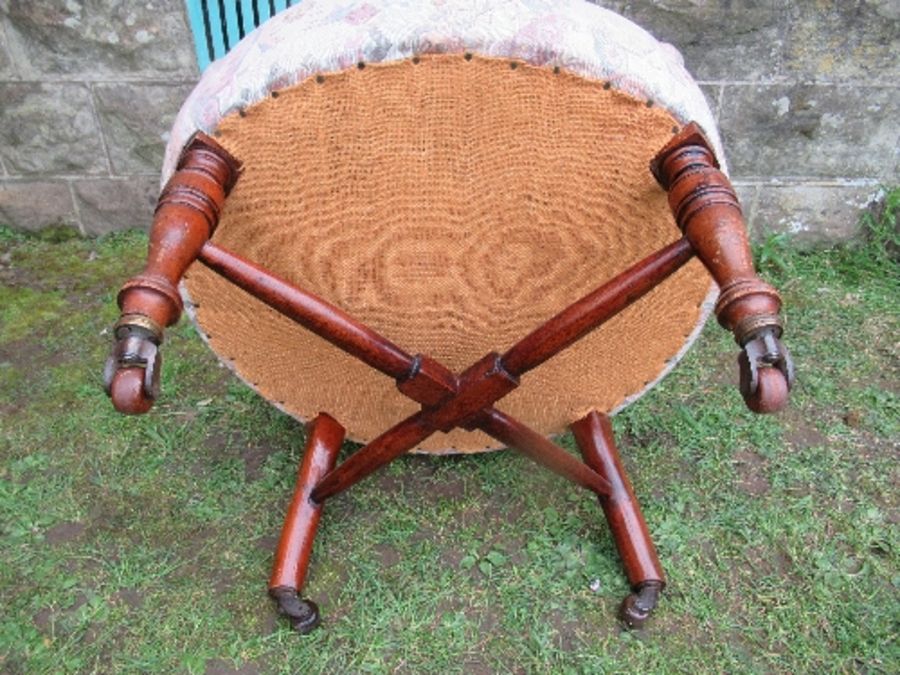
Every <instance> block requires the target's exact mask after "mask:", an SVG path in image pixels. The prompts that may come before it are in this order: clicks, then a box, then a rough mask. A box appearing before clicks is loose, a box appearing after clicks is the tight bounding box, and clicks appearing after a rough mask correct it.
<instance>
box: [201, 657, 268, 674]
mask: <svg viewBox="0 0 900 675" xmlns="http://www.w3.org/2000/svg"><path fill="white" fill-rule="evenodd" d="M204 672H205V673H206V675H259V674H260V673H261V672H262V670H260V667H259V666H258V665H257V664H256V663H254V662H252V661H248V662H247V663H244V664H242V665H240V666H235V665H234V664H233V663H232V662H231V661H227V660H226V659H210V660H209V661H207V662H206V668H205V670H204Z"/></svg>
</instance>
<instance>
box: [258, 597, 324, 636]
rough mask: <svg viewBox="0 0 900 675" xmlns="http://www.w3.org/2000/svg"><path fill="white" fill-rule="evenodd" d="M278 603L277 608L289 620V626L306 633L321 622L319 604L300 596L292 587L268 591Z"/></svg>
mask: <svg viewBox="0 0 900 675" xmlns="http://www.w3.org/2000/svg"><path fill="white" fill-rule="evenodd" d="M270 594H271V596H272V597H273V598H274V599H275V601H276V602H277V603H278V610H279V611H280V612H281V613H282V614H284V615H285V616H286V617H288V619H290V621H291V628H293V629H294V630H295V631H297V632H298V633H300V634H301V635H306V634H308V633H311V632H312V631H313V630H315V629H316V628H317V627H318V625H319V624H320V623H322V616H321V615H320V614H319V606H318V605H317V604H316V603H314V602H313V601H312V600H307V599H305V598H301V597H299V596H298V595H297V592H296V591H295V590H294V589H293V588H277V589H274V590H272V591H270Z"/></svg>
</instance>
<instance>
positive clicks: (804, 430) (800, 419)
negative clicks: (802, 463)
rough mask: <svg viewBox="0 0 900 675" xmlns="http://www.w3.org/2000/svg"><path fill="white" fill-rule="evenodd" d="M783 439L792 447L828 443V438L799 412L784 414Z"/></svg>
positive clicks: (815, 445)
mask: <svg viewBox="0 0 900 675" xmlns="http://www.w3.org/2000/svg"><path fill="white" fill-rule="evenodd" d="M785 417H786V419H785V432H786V433H785V440H786V441H787V442H788V444H789V445H790V446H791V447H794V448H812V447H818V446H824V445H827V444H828V438H827V437H826V436H825V434H823V433H822V432H821V431H819V430H818V429H816V427H815V426H814V425H813V424H812V422H810V421H809V420H808V419H806V418H805V417H804V416H803V415H802V414H800V413H799V412H795V413H794V414H791V415H789V416H788V415H785Z"/></svg>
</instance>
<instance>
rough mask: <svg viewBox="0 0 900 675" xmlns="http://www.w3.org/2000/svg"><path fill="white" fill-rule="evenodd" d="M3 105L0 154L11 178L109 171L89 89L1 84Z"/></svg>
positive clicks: (0, 121)
mask: <svg viewBox="0 0 900 675" xmlns="http://www.w3.org/2000/svg"><path fill="white" fill-rule="evenodd" d="M0 101H2V102H3V104H2V105H0V156H2V157H3V164H4V166H5V167H6V169H7V171H8V172H9V173H10V174H12V175H30V174H41V173H51V174H94V173H102V172H106V171H107V160H106V153H105V151H104V149H103V143H102V141H101V139H100V129H99V127H98V125H97V122H96V116H95V114H94V109H93V101H92V100H91V92H90V90H89V89H88V88H87V87H86V86H85V85H81V84H63V83H56V84H41V83H35V82H27V83H26V82H21V83H19V82H5V83H4V82H0Z"/></svg>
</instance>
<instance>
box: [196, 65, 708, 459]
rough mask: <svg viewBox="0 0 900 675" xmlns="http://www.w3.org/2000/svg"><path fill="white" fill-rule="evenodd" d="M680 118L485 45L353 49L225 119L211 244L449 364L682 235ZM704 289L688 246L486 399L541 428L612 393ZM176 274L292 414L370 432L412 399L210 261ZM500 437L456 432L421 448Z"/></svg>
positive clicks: (253, 377) (666, 350) (602, 402)
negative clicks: (639, 288) (671, 187)
mask: <svg viewBox="0 0 900 675" xmlns="http://www.w3.org/2000/svg"><path fill="white" fill-rule="evenodd" d="M679 128H680V124H679V122H678V121H677V120H676V119H675V118H674V117H673V116H672V115H671V114H670V113H669V112H668V111H667V110H665V109H663V108H661V107H659V106H657V105H654V102H652V101H647V100H639V99H636V98H634V97H632V96H630V95H628V94H625V93H623V92H621V91H617V90H616V89H615V88H613V87H609V86H608V85H606V84H605V83H604V82H599V81H594V80H590V79H587V78H585V77H582V76H579V75H575V74H572V73H568V72H565V71H560V69H558V68H556V69H554V68H551V67H537V66H532V65H528V64H525V63H522V62H517V61H510V60H503V59H495V58H486V57H482V56H479V55H477V54H476V55H471V54H447V55H423V56H421V57H416V58H415V59H407V60H403V61H396V62H391V63H382V64H364V67H362V68H359V67H356V68H352V69H348V70H345V71H341V72H337V73H329V74H325V75H324V76H318V77H310V78H309V79H307V80H305V81H303V82H300V83H298V84H296V85H293V86H290V87H287V88H284V89H280V90H277V91H276V92H273V95H272V96H271V97H269V98H267V99H264V100H262V101H260V102H258V103H256V104H254V105H252V106H250V107H248V108H247V109H245V110H242V111H240V112H236V113H234V114H232V115H230V116H227V117H225V118H224V119H222V120H221V122H220V123H219V125H218V127H217V129H215V135H216V137H217V140H218V141H219V142H220V143H221V144H222V145H223V146H224V147H225V148H226V149H228V150H229V152H231V153H232V154H234V155H235V156H236V157H238V158H239V159H240V160H241V161H242V162H243V165H244V171H243V174H242V176H241V178H240V180H239V181H238V183H237V186H236V187H235V189H234V191H233V192H232V194H231V196H230V197H229V199H228V201H227V202H226V206H225V210H224V213H223V215H222V219H221V222H220V225H219V228H218V230H217V231H216V233H215V236H214V239H213V240H214V241H215V242H216V243H218V244H220V245H222V246H223V247H225V248H228V249H230V250H233V251H235V252H238V253H239V254H240V255H242V256H244V257H246V258H249V259H251V260H253V261H254V262H256V263H258V264H260V265H262V266H263V267H265V268H267V269H268V270H270V271H271V272H273V273H275V274H277V275H279V276H281V277H283V278H285V279H287V280H288V281H290V282H291V283H294V284H296V285H297V286H299V287H301V288H303V289H305V290H308V291H311V292H313V293H315V294H317V295H319V296H321V297H323V298H324V299H326V300H328V301H329V302H332V303H333V304H336V305H338V306H339V307H341V308H342V309H344V310H346V311H347V312H349V313H350V314H352V315H353V316H354V317H356V318H358V319H359V320H361V321H363V322H365V323H366V324H368V325H369V326H371V327H372V328H373V329H375V330H376V331H378V332H380V333H382V334H383V335H385V336H386V337H388V338H389V339H391V340H393V341H394V342H395V343H397V344H398V345H400V346H401V347H402V348H404V349H405V350H406V351H408V352H409V353H412V354H415V353H422V354H427V355H429V356H431V357H433V358H435V359H437V360H438V361H440V362H441V363H442V364H444V365H445V366H447V367H448V368H450V369H452V370H454V371H455V372H460V371H462V370H464V369H465V368H467V367H468V366H469V365H471V364H472V363H473V362H475V361H477V360H478V359H479V358H481V357H483V356H484V355H485V354H486V353H488V352H491V351H497V352H501V353H502V352H503V351H504V350H505V349H507V348H508V347H510V346H511V345H512V344H514V343H515V342H516V341H517V340H519V339H520V338H522V337H524V336H525V335H526V334H527V333H528V332H530V331H531V330H533V329H534V328H536V327H537V326H539V325H540V324H541V323H543V322H544V321H546V320H547V319H549V318H550V317H552V316H553V315H554V314H556V313H557V312H558V311H560V310H561V309H563V308H564V307H565V306H566V305H568V304H570V303H572V302H574V301H576V300H578V299H579V298H580V297H582V296H583V295H585V294H586V293H588V292H590V291H591V290H593V289H594V288H596V287H597V286H599V285H600V284H602V283H603V282H605V281H606V280H608V279H609V278H611V277H612V276H614V275H615V274H617V273H619V272H621V271H623V270H624V269H625V268H626V267H628V266H629V265H630V264H633V263H634V262H637V261H638V260H640V259H641V258H643V257H645V256H647V255H649V254H651V253H653V252H654V251H656V250H658V249H660V248H662V247H663V246H664V245H666V244H668V243H670V242H672V241H674V240H675V239H677V238H678V237H679V236H680V233H679V232H678V229H677V227H676V226H675V224H674V221H673V219H672V216H671V213H670V211H669V207H668V204H667V201H666V195H665V193H664V192H663V191H662V190H661V189H660V188H659V187H658V186H657V185H656V184H655V182H654V180H653V177H652V176H651V174H650V171H649V170H648V168H647V167H648V163H649V161H650V159H651V158H652V157H653V156H654V154H655V153H656V152H657V151H658V150H659V149H660V148H661V147H662V146H663V145H665V143H666V142H667V141H668V140H669V139H670V138H671V137H672V134H673V133H674V132H677V131H678V130H679ZM710 289H711V281H710V278H709V276H708V274H707V273H706V271H705V270H704V269H703V267H702V265H701V264H700V263H699V262H697V261H692V262H691V263H689V264H688V265H686V266H685V267H684V268H683V269H682V270H680V271H679V272H678V273H676V274H675V275H674V276H673V277H672V278H671V279H669V280H668V281H667V282H665V283H664V284H662V285H660V286H659V287H657V288H656V289H654V290H653V291H651V292H650V293H649V294H648V295H647V296H646V297H645V298H643V299H642V300H640V301H639V302H637V303H636V304H635V305H633V306H632V307H630V308H629V309H627V310H625V311H624V312H622V313H621V314H620V315H618V316H616V317H615V318H614V319H612V320H611V321H610V322H608V323H607V324H606V325H604V326H602V327H601V328H599V329H598V330H596V331H595V332H593V333H592V334H590V335H589V336H588V337H586V338H584V339H583V340H582V341H580V342H579V343H577V344H576V345H574V346H573V347H571V348H569V349H568V350H566V351H565V352H563V353H561V354H559V355H558V356H556V357H554V358H552V359H550V360H549V361H548V362H546V363H545V364H543V365H542V366H540V367H539V368H537V369H536V370H535V371H534V372H532V373H529V374H528V375H526V376H525V377H523V379H522V383H521V386H520V387H519V388H518V389H516V390H515V391H513V392H512V393H511V394H510V395H509V396H507V397H506V398H504V399H503V400H502V401H501V402H500V403H499V404H498V407H500V408H501V409H503V410H504V411H506V412H509V413H510V414H512V415H514V416H516V417H520V418H521V419H522V420H523V421H525V422H526V423H528V424H530V425H532V426H533V427H534V428H535V429H536V430H538V431H540V432H542V433H546V434H555V433H559V432H561V431H563V430H564V428H565V427H566V425H567V424H568V423H570V422H571V421H573V420H575V419H577V418H579V417H581V416H582V415H584V414H585V413H586V412H587V411H589V410H591V409H597V410H599V411H602V412H610V411H615V410H617V409H619V408H621V407H622V406H623V405H626V404H627V403H628V402H630V401H631V400H633V399H635V398H636V397H638V396H639V395H640V394H641V393H642V392H643V391H645V390H646V389H647V388H648V387H649V386H652V383H653V382H654V381H656V380H657V379H658V378H659V377H661V376H662V375H663V374H664V373H665V372H667V370H668V369H669V368H670V367H671V366H672V365H673V363H674V361H676V360H677V358H678V357H679V356H680V354H681V353H683V351H684V350H685V349H686V347H687V345H688V344H689V343H690V341H691V340H692V339H693V337H694V336H695V334H696V332H697V331H698V330H699V327H700V326H701V325H702V322H703V320H704V319H705V317H706V314H707V313H708V306H706V305H705V303H706V301H707V300H708V296H709V294H710ZM185 291H186V294H187V296H188V297H189V298H190V300H191V301H192V302H193V303H194V304H195V305H196V307H195V308H194V309H193V310H191V311H192V312H193V315H194V317H195V320H196V321H197V323H198V325H199V327H200V329H201V331H202V332H203V333H204V334H206V335H207V336H208V338H207V339H208V341H209V344H210V345H211V347H212V348H213V349H214V350H215V351H216V352H217V353H218V354H219V355H220V356H221V357H223V359H224V360H225V362H226V363H228V364H229V365H231V366H232V367H233V368H234V369H235V371H236V372H237V373H238V374H239V375H240V376H241V377H242V378H243V379H245V380H246V381H247V382H248V383H250V384H251V385H253V386H254V387H256V388H257V389H258V391H259V392H260V393H261V394H262V395H263V396H265V397H266V398H267V399H269V400H270V401H272V402H273V403H275V404H276V405H278V406H279V407H281V408H282V409H284V410H285V411H287V412H289V413H290V414H292V415H295V416H297V417H299V418H301V419H310V418H312V417H314V416H315V415H316V413H318V412H319V411H321V410H327V411H328V412H329V413H331V414H332V415H334V416H335V417H336V418H337V419H339V420H341V422H342V424H344V426H346V427H347V430H348V435H349V437H350V438H353V439H355V440H359V441H367V440H370V439H371V438H373V437H375V436H377V435H379V434H380V433H382V432H383V431H384V430H385V429H387V428H388V427H390V426H392V425H393V424H394V423H396V422H397V421H399V420H400V419H402V418H403V417H405V416H407V415H409V414H412V413H413V412H415V411H416V409H417V405H416V404H415V403H414V402H412V401H410V400H409V399H407V398H405V397H404V396H403V395H402V394H401V393H400V392H398V391H397V390H396V388H395V386H394V383H393V382H392V381H391V380H390V379H389V378H387V377H385V376H384V375H381V374H380V373H378V372H376V371H373V370H371V369H370V368H369V367H368V366H366V365H364V364H361V363H359V362H357V361H355V360H354V359H353V358H351V357H349V356H347V355H345V354H343V353H342V352H340V351H339V350H338V349H337V348H335V347H333V346H332V345H330V344H328V343H326V342H325V341H323V340H321V339H320V338H318V337H317V336H315V335H313V334H312V333H310V332H309V331H306V330H305V329H303V328H301V327H299V326H297V325H295V324H293V323H292V322H290V321H289V320H287V319H285V318H284V317H282V316H280V315H279V314H277V313H276V312H275V311H274V310H272V309H270V308H268V307H266V306H265V305H263V304H262V303H261V302H260V301H258V300H256V299H255V298H252V297H251V296H249V295H248V294H246V293H244V292H243V291H241V290H239V289H237V288H235V287H233V286H232V285H230V284H229V283H228V282H226V281H224V280H222V279H221V278H219V277H217V276H216V275H215V274H213V273H212V272H210V271H208V270H206V269H203V268H199V267H198V266H195V267H193V268H192V269H191V271H190V273H189V275H188V278H187V280H186V286H185ZM707 304H708V303H707ZM497 447H498V444H497V442H496V441H494V440H493V439H490V438H488V437H487V436H485V435H483V434H481V433H469V432H465V431H462V430H457V431H453V432H451V433H449V434H442V433H437V434H435V435H434V436H432V437H431V438H429V439H428V440H427V441H425V442H424V443H423V444H422V446H421V447H420V448H419V449H420V450H422V451H425V452H476V451H482V450H490V449H495V448H497Z"/></svg>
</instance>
